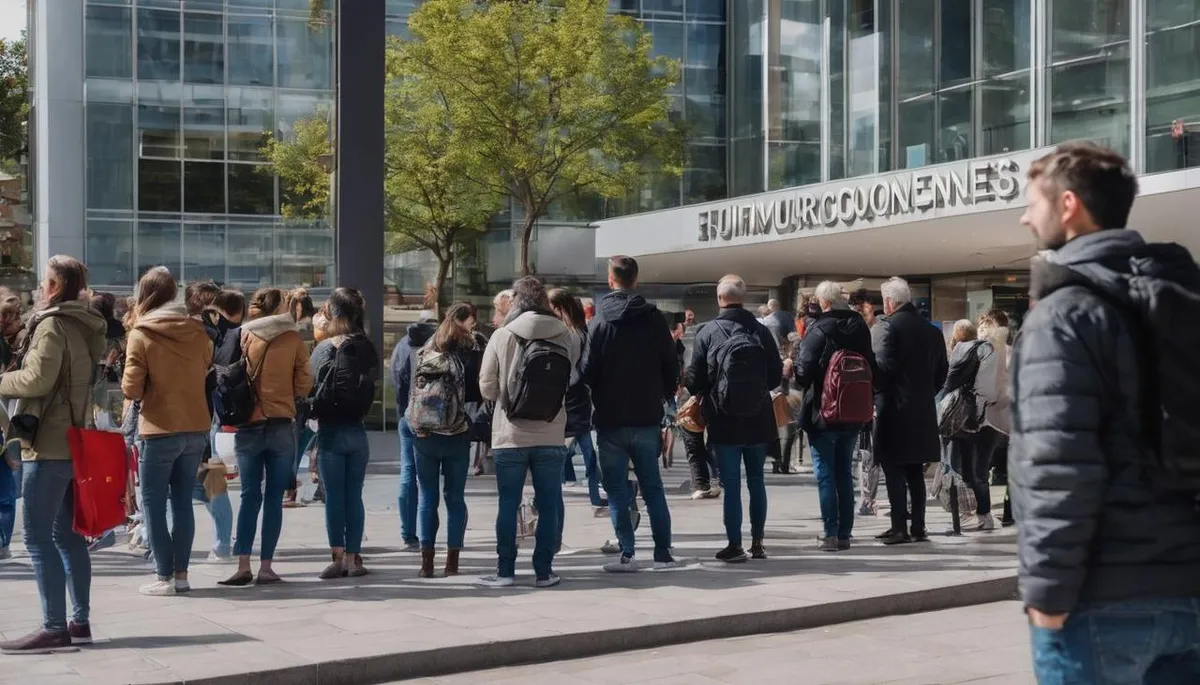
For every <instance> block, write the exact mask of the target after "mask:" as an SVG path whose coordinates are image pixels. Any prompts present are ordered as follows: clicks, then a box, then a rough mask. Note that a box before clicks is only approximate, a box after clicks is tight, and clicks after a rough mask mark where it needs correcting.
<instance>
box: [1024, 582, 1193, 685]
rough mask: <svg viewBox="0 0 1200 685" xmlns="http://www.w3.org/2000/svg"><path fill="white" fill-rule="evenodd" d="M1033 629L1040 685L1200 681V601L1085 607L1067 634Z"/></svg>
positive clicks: (1149, 684) (1074, 614) (1150, 684)
mask: <svg viewBox="0 0 1200 685" xmlns="http://www.w3.org/2000/svg"><path fill="white" fill-rule="evenodd" d="M1030 631H1031V637H1032V641H1033V670H1034V673H1035V674H1036V675H1037V679H1038V683H1040V685H1183V684H1184V683H1200V599H1185V598H1181V599H1140V600H1126V601H1123V602H1111V603H1104V604H1087V605H1081V606H1079V607H1077V608H1076V609H1075V611H1074V612H1072V613H1071V615H1070V616H1069V617H1068V618H1067V623H1066V625H1064V626H1063V628H1062V630H1047V629H1045V628H1036V627H1033V626H1030Z"/></svg>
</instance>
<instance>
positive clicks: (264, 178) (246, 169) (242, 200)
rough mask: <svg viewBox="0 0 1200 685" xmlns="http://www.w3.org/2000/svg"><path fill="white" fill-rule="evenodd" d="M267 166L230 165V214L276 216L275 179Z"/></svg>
mask: <svg viewBox="0 0 1200 685" xmlns="http://www.w3.org/2000/svg"><path fill="white" fill-rule="evenodd" d="M270 171H271V167H269V166H267V165H265V164H230V165H229V170H228V172H229V184H228V187H229V213H230V214H252V215H256V216H263V215H271V214H276V213H277V212H276V211H275V177H274V176H273V175H271V173H270Z"/></svg>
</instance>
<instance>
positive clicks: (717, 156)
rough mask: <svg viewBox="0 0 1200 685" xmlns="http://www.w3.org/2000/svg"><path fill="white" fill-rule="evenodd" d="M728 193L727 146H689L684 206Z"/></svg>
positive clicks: (685, 170)
mask: <svg viewBox="0 0 1200 685" xmlns="http://www.w3.org/2000/svg"><path fill="white" fill-rule="evenodd" d="M818 175H820V170H819V169H818ZM726 191H727V187H726V183H725V146H724V145H689V146H688V161H687V167H686V168H685V169H684V171H683V198H684V204H691V203H693V202H707V201H709V200H720V199H723V198H725V197H727V194H726Z"/></svg>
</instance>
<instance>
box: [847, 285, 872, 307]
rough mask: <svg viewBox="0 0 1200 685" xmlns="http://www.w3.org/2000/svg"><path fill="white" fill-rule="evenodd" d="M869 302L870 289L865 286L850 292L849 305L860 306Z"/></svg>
mask: <svg viewBox="0 0 1200 685" xmlns="http://www.w3.org/2000/svg"><path fill="white" fill-rule="evenodd" d="M870 303H871V291H870V290H867V289H866V288H859V289H858V290H855V291H854V292H852V293H850V306H851V307H861V306H863V305H864V304H870Z"/></svg>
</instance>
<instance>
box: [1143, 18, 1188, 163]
mask: <svg viewBox="0 0 1200 685" xmlns="http://www.w3.org/2000/svg"><path fill="white" fill-rule="evenodd" d="M1146 26H1147V35H1146V171H1167V170H1170V169H1183V168H1187V167H1194V166H1200V5H1198V4H1196V3H1195V2H1184V1H1182V0H1150V2H1149V3H1148V7H1147V17H1146Z"/></svg>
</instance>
